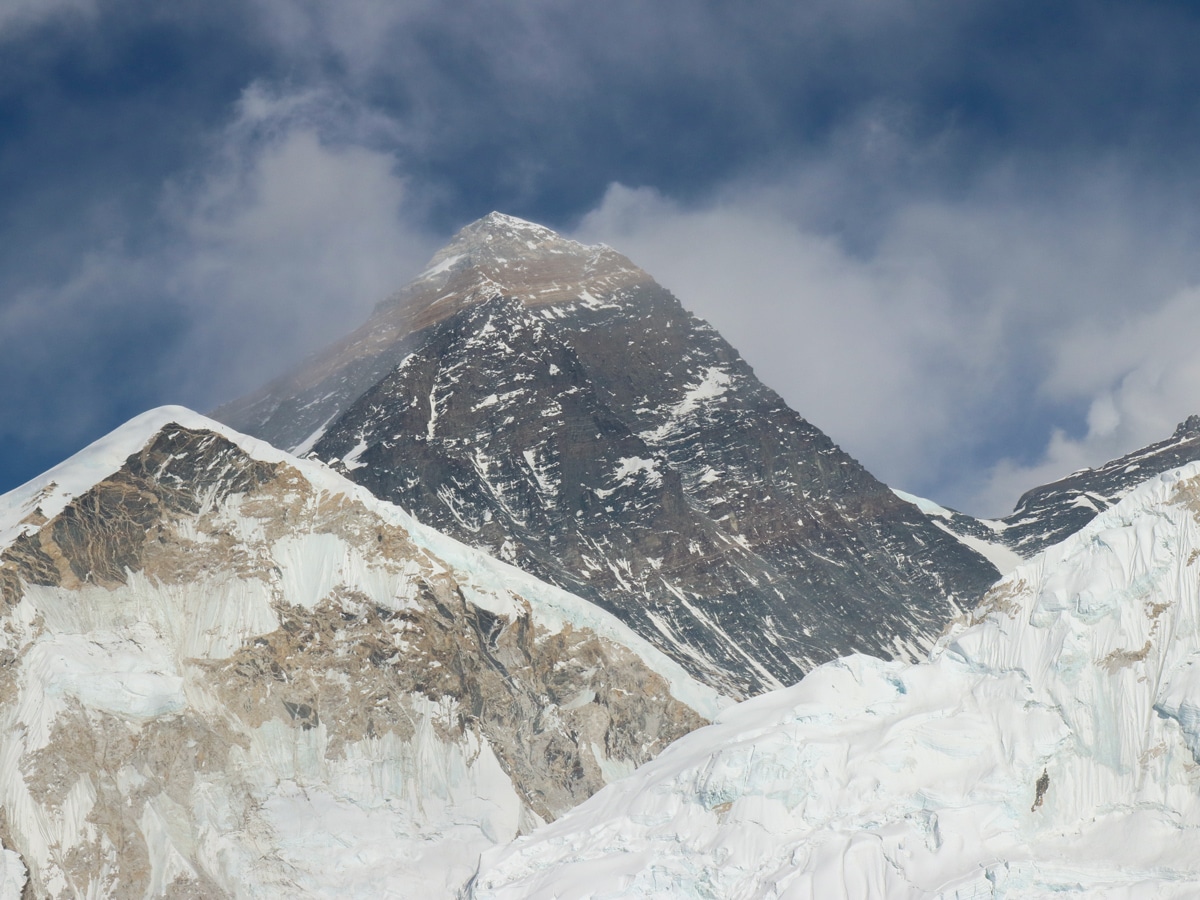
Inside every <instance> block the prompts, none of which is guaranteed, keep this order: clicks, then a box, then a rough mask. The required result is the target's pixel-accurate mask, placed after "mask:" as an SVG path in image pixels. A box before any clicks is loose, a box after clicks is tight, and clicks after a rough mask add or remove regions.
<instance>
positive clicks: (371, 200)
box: [167, 88, 433, 400]
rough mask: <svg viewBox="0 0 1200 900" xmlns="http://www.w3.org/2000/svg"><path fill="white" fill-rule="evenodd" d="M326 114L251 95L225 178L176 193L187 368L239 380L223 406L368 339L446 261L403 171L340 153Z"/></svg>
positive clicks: (228, 152)
mask: <svg viewBox="0 0 1200 900" xmlns="http://www.w3.org/2000/svg"><path fill="white" fill-rule="evenodd" d="M322 109H323V106H322V98H320V97H314V96H313V95H303V96H296V97H287V96H273V95H268V94H266V93H264V92H263V91H261V90H259V89H257V88H254V89H251V90H249V91H247V94H246V96H245V98H244V100H243V103H242V106H241V115H240V116H239V117H238V118H237V119H236V120H235V121H234V122H233V123H232V124H231V126H230V127H229V129H228V130H227V132H226V135H225V138H224V142H223V144H222V145H221V148H220V152H219V153H218V154H217V155H216V158H217V159H218V160H219V165H218V166H217V167H216V168H215V170H214V171H212V172H210V173H209V174H208V175H207V176H206V177H204V178H203V179H200V180H199V181H198V182H196V183H193V184H189V185H185V186H176V187H175V189H174V191H173V192H172V193H171V199H170V202H169V209H170V214H171V217H172V219H173V220H174V221H175V223H176V225H177V227H178V228H179V230H180V235H181V240H180V243H179V247H178V251H177V257H176V258H175V259H173V260H172V261H171V265H170V267H169V271H168V273H167V274H168V282H167V284H168V290H169V291H170V293H171V294H173V295H174V296H175V297H176V298H177V300H178V302H180V303H182V304H183V305H185V306H186V308H188V309H189V311H190V315H191V318H192V321H193V327H192V330H191V332H190V334H189V336H188V339H187V343H188V345H189V348H188V349H189V351H190V352H189V353H187V354H185V356H194V357H195V358H203V359H206V360H209V361H210V362H211V361H214V360H219V361H220V365H218V366H216V367H210V366H209V365H206V366H205V367H204V368H205V371H206V375H207V376H211V372H212V371H213V370H214V369H215V371H216V372H218V373H220V372H230V373H236V374H235V375H233V376H232V377H231V378H230V380H229V381H228V382H227V383H225V384H224V385H223V388H224V393H225V394H226V395H227V396H225V397H218V396H215V395H214V396H212V399H214V400H216V399H229V398H230V397H229V393H230V392H231V391H233V392H237V391H241V390H248V389H251V388H253V387H256V386H257V385H258V384H260V383H262V382H263V381H265V380H266V379H268V378H269V377H272V376H273V375H275V374H278V373H279V371H280V370H281V369H282V368H284V367H286V366H287V365H289V364H293V363H295V362H297V361H298V360H299V358H300V357H301V356H303V355H304V354H305V353H308V352H312V351H314V350H316V349H318V348H320V347H321V346H324V345H325V344H327V343H328V342H329V341H330V340H331V339H332V338H335V337H337V336H340V335H342V334H345V333H348V332H349V331H351V330H353V329H354V328H356V327H357V326H358V325H360V324H361V323H362V322H363V321H364V320H365V319H366V318H367V316H368V314H369V313H370V311H371V309H372V308H373V307H374V305H375V304H376V303H378V302H379V301H380V300H382V299H383V298H384V297H386V296H387V295H388V294H390V293H391V292H392V291H394V290H395V289H396V288H397V287H398V286H399V285H401V284H402V283H403V282H404V281H405V280H406V279H407V278H408V277H410V276H411V275H412V274H413V273H414V272H415V271H417V270H418V269H419V267H420V265H421V264H422V263H423V262H424V261H425V260H426V259H427V258H428V256H429V254H430V252H431V250H432V249H433V247H432V244H431V242H430V240H429V239H428V237H426V236H425V235H424V234H422V233H421V232H420V231H419V230H418V229H417V228H414V227H412V226H411V225H409V224H407V222H406V220H405V217H404V211H403V204H404V197H405V183H404V179H403V177H402V176H401V175H399V174H398V173H397V172H396V170H395V163H394V160H393V159H392V158H391V157H390V156H389V155H388V154H386V153H383V152H380V151H377V150H374V149H371V148H369V147H365V146H362V145H358V144H355V143H336V144H335V143H330V142H327V141H326V140H325V139H323V137H322V134H321V129H320V124H321V123H320V120H321V118H322ZM353 130H354V129H353V128H349V129H347V128H341V129H339V131H340V133H342V134H345V133H346V132H347V131H353ZM181 377H184V376H183V375H182V373H181Z"/></svg>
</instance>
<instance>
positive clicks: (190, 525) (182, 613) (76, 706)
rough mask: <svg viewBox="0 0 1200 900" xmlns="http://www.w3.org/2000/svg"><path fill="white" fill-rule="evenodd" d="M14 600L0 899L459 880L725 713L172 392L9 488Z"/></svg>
mask: <svg viewBox="0 0 1200 900" xmlns="http://www.w3.org/2000/svg"><path fill="white" fill-rule="evenodd" d="M0 600H2V602H0V658H2V659H3V665H2V666H0V759H2V760H3V766H0V813H2V814H0V842H2V844H3V848H4V850H3V853H2V854H0V887H3V889H4V890H5V891H8V892H9V893H4V896H6V897H7V896H16V895H17V894H20V892H21V891H22V890H24V891H25V893H24V894H21V896H32V897H84V896H88V897H149V896H167V897H204V898H211V897H222V896H236V897H284V896H286V897H305V896H337V897H351V896H363V897H381V896H397V897H398V896H414V895H417V896H419V895H427V896H448V895H449V894H451V893H452V892H453V891H454V890H455V889H456V888H457V887H458V886H459V885H461V883H462V882H463V881H464V880H465V879H466V878H467V877H468V876H469V875H470V873H471V872H472V871H473V870H474V867H475V865H476V860H477V858H478V854H479V852H480V850H481V849H483V848H485V847H487V846H490V845H492V844H494V843H496V842H502V841H506V840H509V839H511V838H512V837H514V836H515V835H517V834H518V833H521V832H524V831H528V830H530V829H531V828H533V827H535V826H536V825H538V824H539V823H541V822H544V821H549V820H553V819H554V818H556V817H557V816H559V815H561V814H562V813H564V812H565V811H566V810H568V809H570V808H571V807H573V806H575V805H576V804H577V803H579V802H580V801H581V800H583V799H584V798H586V797H587V796H589V795H590V794H592V793H593V792H594V791H596V790H597V789H598V788H600V787H602V786H603V785H604V784H606V783H608V782H609V781H612V780H613V779H614V778H617V777H619V776H622V775H624V774H627V773H629V772H631V771H632V770H633V769H634V768H635V767H636V766H637V765H639V764H641V763H644V762H646V761H647V760H649V759H650V758H652V757H653V756H654V755H655V754H656V753H657V752H659V751H660V750H661V749H662V748H664V747H665V746H666V745H667V744H669V743H670V742H671V741H672V740H674V739H675V738H677V737H679V736H680V735H682V734H685V733H687V732H689V731H691V730H693V729H695V728H696V727H697V726H699V725H702V724H703V723H704V722H705V721H706V720H707V719H708V718H711V717H712V716H714V715H715V714H716V712H717V711H718V710H719V708H720V707H721V705H722V700H721V699H720V698H719V697H717V695H716V694H715V693H714V692H713V691H711V690H709V689H707V688H705V687H703V686H701V685H700V684H698V683H696V682H694V681H693V680H692V679H691V678H690V677H689V676H688V675H687V674H686V673H685V672H684V671H683V670H682V669H681V668H680V667H679V666H678V665H677V664H675V663H673V662H672V661H671V660H669V659H668V658H666V657H665V656H664V655H663V654H661V653H660V652H658V651H656V650H655V649H654V648H652V647H650V646H649V645H647V644H646V642H645V641H644V640H642V639H641V638H639V637H638V636H637V635H635V634H634V633H632V632H631V631H630V630H629V629H628V628H627V627H626V626H624V625H622V624H621V623H620V622H618V621H617V620H615V619H614V618H613V617H611V616H609V615H608V614H606V613H604V612H603V611H601V610H599V609H597V608H595V607H594V606H593V605H592V604H590V603H588V602H586V601H584V600H582V599H580V598H578V597H575V596H572V595H570V594H568V593H566V592H564V591H562V590H560V589H557V588H554V587H552V586H550V585H547V584H544V583H542V582H539V581H537V580H536V579H534V578H533V577H531V576H529V575H527V574H525V573H524V572H521V571H519V570H517V569H514V568H512V567H510V566H508V565H505V564H503V563H501V562H498V561H496V560H493V559H490V558H488V557H486V556H484V555H483V554H481V553H479V552H477V551H474V550H471V549H469V548H467V547H465V546H463V545H461V544H459V543H457V542H456V541H453V540H451V539H449V538H446V537H444V536H442V535H440V534H438V533H436V532H434V531H432V530H431V529H428V528H425V527H424V526H422V525H420V524H418V523H417V522H415V521H414V520H413V519H412V518H411V517H409V516H408V515H407V514H406V513H404V512H403V511H401V510H399V509H397V508H395V507H393V506H391V505H389V504H387V503H384V502H381V501H379V500H377V499H376V498H375V497H373V496H371V495H370V494H369V493H368V492H366V491H365V490H363V489H362V488H360V487H357V486H356V485H353V484H351V483H350V482H348V481H346V480H345V479H343V478H342V477H340V476H338V475H337V474H335V473H333V472H331V471H329V470H328V469H326V468H325V467H324V466H322V465H320V464H319V463H316V462H312V461H306V460H298V459H294V458H291V457H289V456H288V455H287V454H284V453H282V452H280V451H277V450H275V449H274V448H271V447H269V446H267V445H265V444H263V443H261V442H259V441H255V440H252V439H250V438H246V437H244V436H242V435H239V434H237V433H235V432H233V431H231V430H230V429H227V428H225V427H224V426H221V425H218V424H217V423H215V422H213V421H210V420H207V419H205V418H203V417H201V416H198V415H196V414H195V413H191V412H189V411H188V410H184V409H179V408H166V409H163V410H156V411H153V412H151V413H148V414H146V415H144V416H142V417H139V419H137V420H134V421H133V422H131V423H130V424H129V425H127V426H125V427H124V428H122V429H120V430H118V432H115V433H114V434H113V435H111V436H109V437H108V438H106V439H105V440H103V441H101V442H99V443H98V444H97V445H94V446H93V447H91V448H89V449H88V450H85V451H83V452H82V453H81V454H80V455H79V456H77V457H75V458H73V459H72V460H69V461H68V462H66V463H64V464H63V465H61V466H59V467H57V468H56V469H54V470H52V471H51V472H49V473H47V475H46V476H44V477H42V478H41V479H38V480H36V481H35V482H32V483H30V484H28V485H26V486H24V487H23V488H20V489H18V490H17V491H14V492H12V493H10V494H8V495H5V496H3V497H0ZM14 892H15V893H14ZM389 892H390V893H389Z"/></svg>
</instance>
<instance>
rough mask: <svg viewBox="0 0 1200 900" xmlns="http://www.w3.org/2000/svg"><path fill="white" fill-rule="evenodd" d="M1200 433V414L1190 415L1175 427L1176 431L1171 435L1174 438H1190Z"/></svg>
mask: <svg viewBox="0 0 1200 900" xmlns="http://www.w3.org/2000/svg"><path fill="white" fill-rule="evenodd" d="M1196 435H1200V416H1198V415H1190V416H1188V417H1187V418H1186V419H1184V420H1183V421H1182V422H1180V423H1179V426H1178V427H1177V428H1176V429H1175V433H1174V434H1173V435H1171V437H1172V438H1173V439H1177V440H1178V439H1181V438H1189V437H1195V436H1196Z"/></svg>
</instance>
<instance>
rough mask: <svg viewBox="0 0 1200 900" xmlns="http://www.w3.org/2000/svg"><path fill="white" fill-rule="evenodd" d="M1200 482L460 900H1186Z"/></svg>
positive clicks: (1198, 875) (1010, 580)
mask: <svg viewBox="0 0 1200 900" xmlns="http://www.w3.org/2000/svg"><path fill="white" fill-rule="evenodd" d="M1198 516H1200V464H1193V465H1190V466H1188V467H1185V468H1184V469H1182V470H1179V471H1178V472H1175V473H1168V474H1163V475H1161V476H1158V477H1156V478H1154V479H1153V480H1151V481H1150V482H1148V483H1146V484H1144V485H1143V486H1142V487H1140V488H1138V489H1137V490H1135V491H1133V492H1132V493H1131V494H1130V495H1129V496H1128V497H1126V498H1125V499H1124V500H1123V501H1122V502H1121V503H1119V504H1118V505H1117V506H1116V507H1114V508H1113V509H1110V510H1108V511H1107V512H1104V513H1102V514H1101V515H1099V516H1098V517H1097V518H1096V519H1095V520H1094V521H1093V522H1092V523H1091V524H1090V525H1089V526H1087V527H1086V528H1085V529H1084V530H1083V531H1081V532H1080V533H1078V534H1076V535H1074V536H1072V537H1070V538H1069V539H1067V540H1066V541H1065V542H1063V543H1062V544H1060V545H1058V546H1056V547H1053V548H1051V549H1049V550H1047V551H1046V552H1045V553H1043V554H1041V555H1040V556H1038V557H1036V558H1035V559H1034V560H1032V561H1031V562H1029V563H1026V564H1024V565H1022V566H1021V567H1019V568H1018V569H1017V570H1016V571H1014V572H1013V573H1012V574H1011V575H1009V576H1008V577H1007V578H1006V579H1005V580H1003V581H1002V582H1000V583H999V584H998V585H997V586H996V587H995V588H993V589H992V590H991V591H990V592H989V594H988V595H987V597H986V598H985V601H984V604H983V605H982V606H981V607H980V609H979V611H977V612H976V613H975V614H974V615H973V616H971V617H970V619H965V620H963V621H960V622H958V623H956V624H955V625H954V626H953V627H952V628H951V629H950V630H949V632H948V634H947V635H946V636H944V637H943V639H942V640H941V642H940V643H939V645H938V647H937V649H935V651H934V652H933V654H932V656H931V658H930V660H929V661H928V662H925V663H922V664H918V665H911V666H905V665H901V664H899V663H896V662H881V661H879V660H876V659H873V658H870V657H866V656H854V657H849V658H846V659H842V660H838V661H835V662H832V663H829V664H827V665H825V666H822V667H820V668H818V669H816V670H814V671H813V672H812V673H811V674H810V675H809V676H808V677H806V678H805V679H804V680H803V681H802V682H800V683H799V684H797V685H796V686H794V687H792V688H789V689H786V690H782V691H778V692H774V693H771V694H768V695H765V696H763V697H760V698H757V699H754V700H751V701H748V702H746V703H744V704H741V705H739V706H737V707H734V708H732V709H730V710H728V711H726V712H725V713H724V714H723V715H722V716H721V717H720V719H719V721H718V722H717V723H716V724H714V725H712V726H710V727H708V728H705V729H701V730H700V731H697V732H695V733H693V734H691V735H689V736H687V737H685V738H683V739H681V740H680V741H678V742H677V743H676V744H674V745H673V746H672V747H670V748H668V750H667V751H666V752H664V753H663V754H661V755H660V756H659V757H658V758H657V759H656V760H654V761H653V762H651V763H649V764H647V765H646V766H644V767H643V768H642V769H640V770H639V771H638V772H637V773H635V774H634V775H633V776H632V777H630V778H628V779H625V780H624V781H621V782H618V783H616V784H614V785H610V786H609V787H608V788H606V789H605V790H603V791H601V792H600V793H599V794H597V795H596V796H595V797H593V798H592V799H591V800H590V801H588V802H587V803H585V804H583V805H582V806H580V807H579V808H578V809H576V810H574V811H573V812H571V813H570V814H568V815H567V816H565V817H563V818H562V819H560V820H559V821H557V822H555V823H553V824H551V825H549V826H547V827H545V828H543V829H541V830H539V831H538V832H536V833H534V834H533V835H531V836H529V837H526V838H524V839H520V840H518V841H516V842H515V843H513V844H512V845H510V846H508V847H504V848H498V849H496V850H493V851H490V852H489V853H488V854H486V855H485V857H484V862H483V865H482V869H481V872H480V873H479V874H478V876H477V878H476V879H475V881H474V883H473V886H472V890H471V896H472V897H475V898H478V900H482V898H502V897H505V898H508V897H521V898H535V897H545V898H548V897H556V898H561V900H567V898H572V897H592V898H601V897H721V898H751V897H754V898H758V897H763V898H765V897H789V898H814V900H831V898H851V897H854V898H860V897H870V898H897V900H899V898H904V900H910V898H930V897H939V898H956V900H964V898H984V897H987V898H1018V897H1019V898H1038V897H1046V898H1049V897H1055V898H1060V897H1063V896H1074V897H1106V898H1115V897H1129V898H1134V897H1137V898H1143V897H1145V898H1150V897H1154V898H1163V897H1179V898H1182V897H1196V896H1200V853H1197V847H1198V846H1200V844H1198V843H1197V841H1198V837H1197V835H1200V564H1198V562H1197V561H1198V560H1200V524H1198V521H1197V517H1198Z"/></svg>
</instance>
